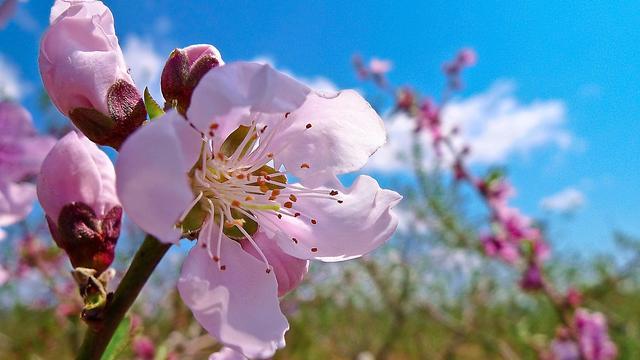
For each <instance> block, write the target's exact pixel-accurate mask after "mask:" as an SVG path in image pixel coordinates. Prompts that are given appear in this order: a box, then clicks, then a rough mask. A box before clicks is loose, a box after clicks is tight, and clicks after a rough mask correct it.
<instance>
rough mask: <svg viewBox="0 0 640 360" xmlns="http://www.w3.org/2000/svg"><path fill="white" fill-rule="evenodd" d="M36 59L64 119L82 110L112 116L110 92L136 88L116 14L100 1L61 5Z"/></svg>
mask: <svg viewBox="0 0 640 360" xmlns="http://www.w3.org/2000/svg"><path fill="white" fill-rule="evenodd" d="M51 20H52V23H51V26H50V27H49V29H48V30H47V31H46V32H45V34H44V36H43V37H42V41H41V43H40V55H39V58H38V62H39V66H40V73H41V75H42V81H43V83H44V86H45V88H46V90H47V92H48V94H49V96H50V97H51V100H52V102H53V103H54V104H55V105H56V107H57V108H58V109H59V110H60V112H62V113H63V114H64V115H68V114H69V111H71V110H72V109H74V108H78V107H85V108H94V109H96V110H98V111H100V112H102V113H103V114H109V111H108V108H107V92H108V90H109V87H111V85H113V84H114V83H115V82H116V81H117V80H124V81H126V82H128V83H131V84H132V83H133V80H132V79H131V76H130V75H129V74H128V71H127V70H128V68H127V65H126V64H125V62H124V56H123V55H122V50H121V49H120V45H119V44H118V38H117V37H116V34H115V28H114V21H113V14H111V11H110V10H109V8H107V7H106V6H105V5H104V4H103V3H102V2H101V1H69V2H67V1H61V0H58V1H56V3H55V4H54V6H53V8H52V9H51Z"/></svg>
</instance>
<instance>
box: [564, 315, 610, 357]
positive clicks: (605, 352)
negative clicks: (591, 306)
mask: <svg viewBox="0 0 640 360" xmlns="http://www.w3.org/2000/svg"><path fill="white" fill-rule="evenodd" d="M574 322H575V327H576V330H577V332H578V345H579V346H580V352H581V353H582V354H583V355H584V356H585V357H586V360H610V359H615V358H616V356H617V354H618V349H617V347H616V345H615V344H614V343H613V342H612V341H611V340H610V339H609V334H608V331H607V319H606V318H605V317H604V315H602V314H601V313H599V312H589V311H588V310H586V309H578V310H576V313H575V316H574Z"/></svg>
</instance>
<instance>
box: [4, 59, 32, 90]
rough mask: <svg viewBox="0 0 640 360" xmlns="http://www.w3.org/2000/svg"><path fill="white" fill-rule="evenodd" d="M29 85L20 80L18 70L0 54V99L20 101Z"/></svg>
mask: <svg viewBox="0 0 640 360" xmlns="http://www.w3.org/2000/svg"><path fill="white" fill-rule="evenodd" d="M30 89H31V85H30V84H29V83H28V82H26V81H25V80H23V79H21V78H20V72H19V70H18V68H17V67H16V66H15V65H13V64H12V63H10V62H9V60H7V59H6V58H5V57H3V56H2V55H1V54H0V98H4V97H6V98H9V99H20V98H21V97H22V96H23V95H25V94H26V93H27V92H28V91H29V90H30Z"/></svg>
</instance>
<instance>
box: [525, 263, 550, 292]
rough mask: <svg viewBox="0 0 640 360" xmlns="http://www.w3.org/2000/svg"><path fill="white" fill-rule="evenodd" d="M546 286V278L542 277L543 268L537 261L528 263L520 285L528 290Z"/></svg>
mask: <svg viewBox="0 0 640 360" xmlns="http://www.w3.org/2000/svg"><path fill="white" fill-rule="evenodd" d="M543 286H544V279H543V277H542V270H541V269H540V266H539V265H538V263H537V262H535V261H532V262H530V263H529V264H528V265H527V268H526V270H525V271H524V273H523V274H522V278H521V279H520V287H521V288H522V289H523V290H527V291H536V290H540V289H542V288H543Z"/></svg>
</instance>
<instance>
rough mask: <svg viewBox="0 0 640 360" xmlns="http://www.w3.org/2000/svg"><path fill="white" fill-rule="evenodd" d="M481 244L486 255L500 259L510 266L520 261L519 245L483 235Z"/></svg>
mask: <svg viewBox="0 0 640 360" xmlns="http://www.w3.org/2000/svg"><path fill="white" fill-rule="evenodd" d="M480 242H481V243H482V246H483V248H484V253H485V254H486V255H487V256H489V257H494V258H498V259H500V260H502V261H504V262H506V263H508V264H515V263H516V262H518V260H520V258H521V255H520V249H519V246H518V244H516V243H513V242H510V241H507V240H506V239H504V238H501V237H497V236H495V235H483V236H481V238H480Z"/></svg>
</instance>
